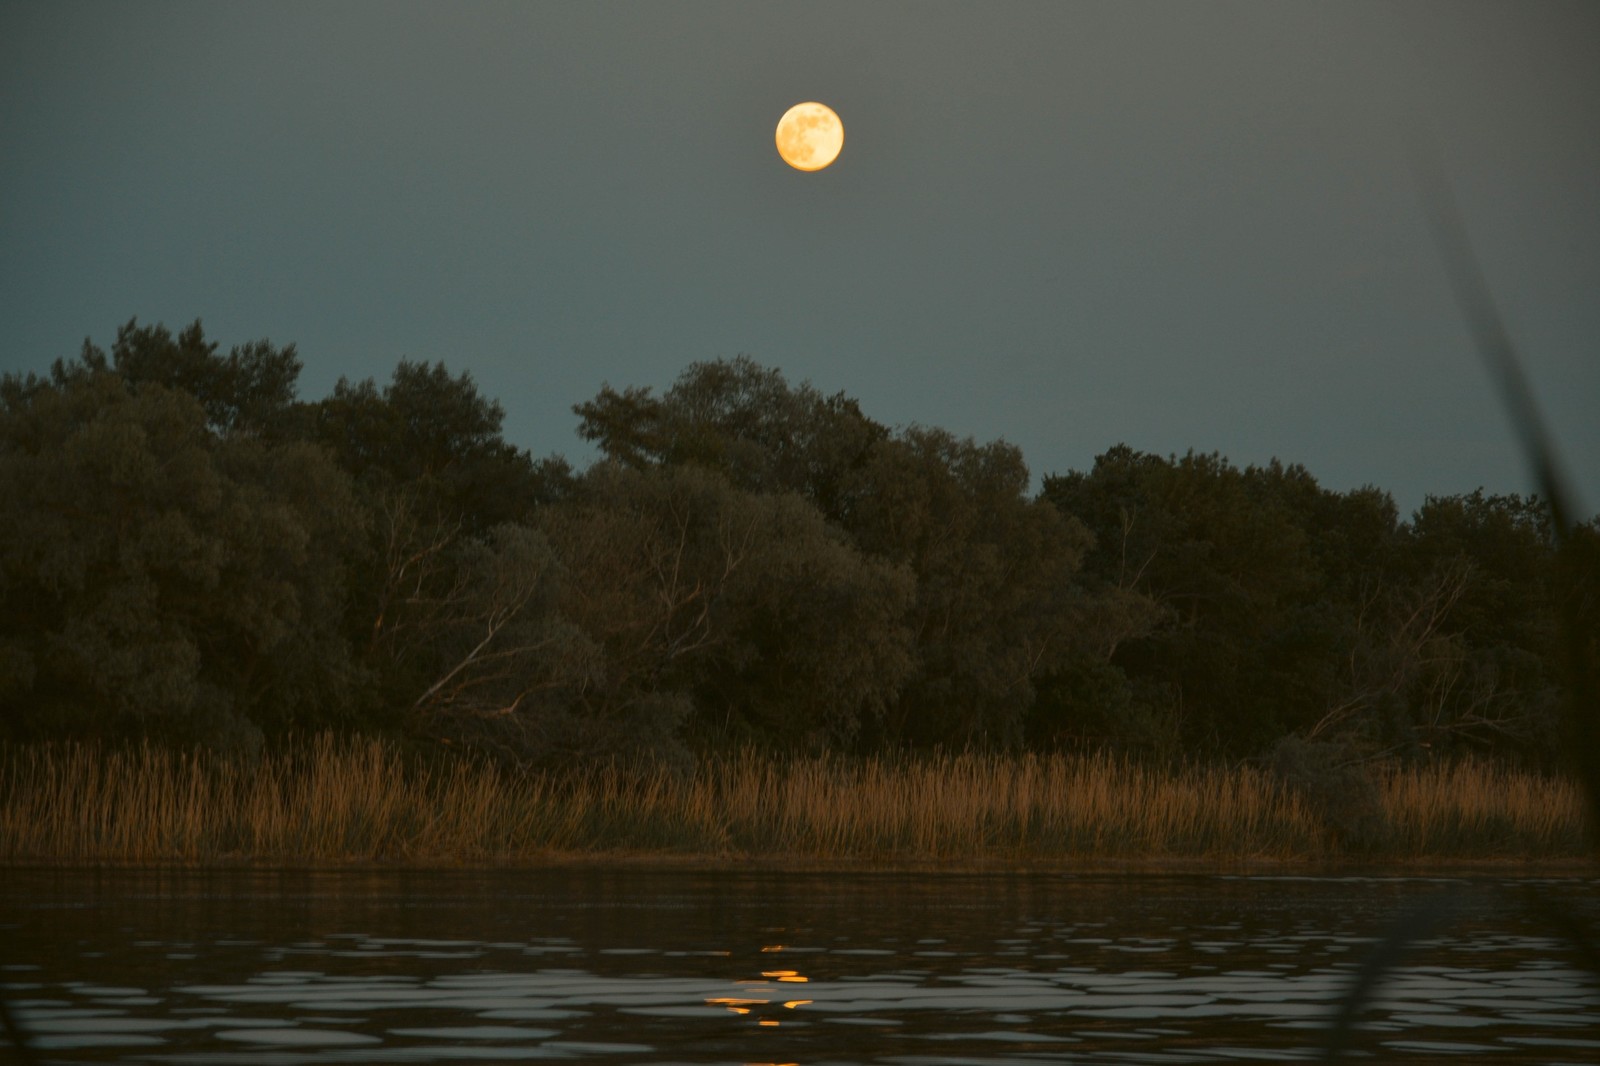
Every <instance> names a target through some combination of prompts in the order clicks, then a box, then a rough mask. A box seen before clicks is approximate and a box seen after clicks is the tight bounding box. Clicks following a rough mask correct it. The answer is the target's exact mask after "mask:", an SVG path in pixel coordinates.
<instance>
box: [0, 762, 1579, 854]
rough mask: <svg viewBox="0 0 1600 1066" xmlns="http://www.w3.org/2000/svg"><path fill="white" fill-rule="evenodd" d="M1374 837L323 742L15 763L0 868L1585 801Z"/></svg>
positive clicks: (1321, 845)
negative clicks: (1364, 817)
mask: <svg viewBox="0 0 1600 1066" xmlns="http://www.w3.org/2000/svg"><path fill="white" fill-rule="evenodd" d="M1379 791H1380V796H1381V806H1382V812H1381V817H1380V818H1379V819H1378V824H1379V825H1380V826H1381V827H1382V828H1381V831H1380V832H1378V833H1377V835H1376V836H1375V837H1374V838H1373V839H1369V840H1364V841H1358V842H1352V841H1348V840H1340V839H1338V837H1337V834H1335V833H1332V832H1330V830H1329V829H1328V828H1327V827H1326V825H1325V824H1324V822H1323V820H1322V819H1321V818H1320V817H1319V816H1318V815H1317V814H1316V812H1315V811H1314V810H1313V809H1312V808H1311V807H1310V806H1309V805H1308V804H1307V803H1306V802H1304V801H1303V800H1302V799H1301V798H1300V797H1299V796H1298V795H1297V794H1295V793H1293V792H1290V791H1286V790H1285V789H1283V788H1282V787H1281V786H1279V785H1278V784H1277V783H1276V782H1275V781H1274V780H1273V779H1272V778H1271V777H1270V776H1268V775H1266V774H1264V773H1262V772H1259V771H1257V770H1254V769H1251V768H1248V767H1246V768H1236V769H1223V768H1208V767H1193V768H1188V769H1182V770H1177V771H1155V770H1151V769H1148V768H1144V767H1141V766H1138V765H1134V764H1130V763H1127V762H1123V761H1121V760H1118V759H1114V758H1110V757H1088V758H1074V757H1066V756H1048V757H1033V756H1027V757H1003V756H979V755H961V756H949V757H940V758H931V759H924V760H907V761H876V760H869V761H862V762H853V761H845V760H839V759H826V758H823V759H802V760H795V761H790V762H775V761H772V760H769V759H762V758H758V757H755V756H746V757H741V758H736V759H731V760H726V761H718V762H712V763H708V764H706V765H704V766H702V767H701V768H700V769H699V770H697V771H696V772H694V773H692V774H688V775H677V774H673V773H671V772H668V771H666V770H662V771H658V772H649V773H642V774H641V773H637V772H632V773H630V772H623V771H621V770H617V769H609V770H595V771H589V772H584V773H570V774H558V775H534V774H529V775H521V774H512V773H507V772H503V771H499V770H496V769H494V768H493V767H490V766H487V765H483V764H478V763H473V762H470V761H458V762H455V763H450V764H445V765H443V766H432V767H429V766H425V765H423V764H420V763H416V762H414V761H408V760H407V759H405V758H404V757H403V756H402V755H401V754H400V753H399V752H398V751H397V750H396V749H395V748H394V747H392V746H390V745H387V744H385V743H383V742H380V741H357V742H347V743H341V742H335V741H333V740H330V739H326V738H324V739H321V740H318V741H317V742H315V743H314V744H310V745H308V746H306V747H305V748H304V749H303V750H301V751H299V752H296V753H292V754H288V755H280V756H268V757H265V758H263V759H262V760H261V761H260V762H258V763H255V764H253V765H243V764H239V763H234V762H228V761H225V760H221V759H216V758H211V757H207V756H204V755H194V754H190V755H180V754H174V753H171V752H166V751H162V750H158V749H155V748H139V749H134V750H130V751H110V752H102V751H99V750H96V749H94V748H91V747H80V746H64V747H37V748H23V749H18V750H13V751H11V752H9V753H7V754H6V756H5V757H4V759H3V761H0V862H5V861H10V862H18V861H45V862H69V863H74V862H77V863H102V862H105V863H114V862H187V863H203V862H209V861H227V860H234V859H245V860H251V861H257V862H274V863H302V862H348V861H402V862H415V863H454V862H474V861H498V862H535V861H539V860H541V859H547V858H550V857H552V856H556V855H570V854H573V853H595V854H604V853H635V854H636V853H641V852H642V853H656V854H671V855H700V856H715V857H722V858H741V857H755V858H773V859H797V860H800V859H835V860H876V861H911V862H916V861H927V860H945V861H955V862H973V863H982V862H994V861H1036V862H1049V861H1068V860H1074V859H1094V858H1139V859H1149V858H1156V859H1159V858H1185V857H1204V858H1210V859H1217V860H1251V859H1272V860H1295V859H1326V858H1337V857H1340V856H1342V855H1348V854H1351V853H1352V852H1354V853H1359V854H1361V855H1364V856H1369V857H1374V858H1380V857H1390V858H1422V857H1444V858H1451V857H1457V858H1464V857H1474V858H1477V857H1503V858H1512V859H1549V858H1568V857H1577V856H1580V855H1582V854H1583V853H1584V841H1583V832H1582V826H1581V823H1582V817H1583V816H1582V807H1581V802H1580V797H1579V794H1578V791H1577V789H1576V788H1575V787H1574V786H1573V785H1571V784H1570V783H1568V782H1566V781H1563V780H1555V779H1549V778H1543V777H1537V776H1533V775H1528V774H1519V773H1513V772H1509V771H1506V770H1502V769H1498V768H1496V767H1493V766H1490V765H1487V764H1481V763H1463V764H1458V765H1454V766H1449V767H1443V768H1437V769H1426V770H1418V769H1411V770H1402V771H1393V772H1389V773H1386V774H1384V775H1382V779H1381V781H1380V790H1379Z"/></svg>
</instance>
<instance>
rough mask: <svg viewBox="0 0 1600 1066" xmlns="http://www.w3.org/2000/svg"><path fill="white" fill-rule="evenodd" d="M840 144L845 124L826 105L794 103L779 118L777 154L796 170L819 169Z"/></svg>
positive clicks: (842, 145) (834, 156)
mask: <svg viewBox="0 0 1600 1066" xmlns="http://www.w3.org/2000/svg"><path fill="white" fill-rule="evenodd" d="M843 147H844V123H843V122H840V121H839V116H838V115H836V114H834V113H833V108H831V107H829V106H828V105H827V104H818V103H814V102H813V103H804V104H795V105H794V106H793V107H791V108H790V109H789V110H787V111H785V112H784V113H783V117H782V118H781V119H779V120H778V154H779V155H781V156H783V161H784V162H785V163H788V164H789V165H790V166H791V167H794V168H795V169H796V170H821V169H822V168H823V167H825V166H827V165H828V164H829V163H832V162H833V161H834V160H835V159H838V158H839V149H841V148H843Z"/></svg>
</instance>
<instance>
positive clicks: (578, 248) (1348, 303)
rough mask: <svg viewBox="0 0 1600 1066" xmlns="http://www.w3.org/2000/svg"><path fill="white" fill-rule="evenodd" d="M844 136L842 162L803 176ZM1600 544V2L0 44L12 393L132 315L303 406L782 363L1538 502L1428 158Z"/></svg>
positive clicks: (1414, 499)
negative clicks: (1441, 222) (282, 361)
mask: <svg viewBox="0 0 1600 1066" xmlns="http://www.w3.org/2000/svg"><path fill="white" fill-rule="evenodd" d="M806 100H816V101H820V102H822V103H825V104H828V105H829V106H831V107H832V108H834V109H835V110H836V111H837V112H838V114H839V116H840V117H841V119H842V120H843V122H844V127H845V144H844V150H843V153H842V154H841V155H840V157H839V159H838V161H837V162H836V163H834V164H833V165H832V166H831V167H828V168H827V169H825V170H821V171H818V172H815V173H802V172H800V171H797V170H794V169H791V168H790V167H788V166H786V165H785V164H784V163H783V162H782V161H781V160H780V159H779V157H778V155H777V153H776V151H775V148H774V139H773V133H774V128H775V126H776V124H777V122H778V119H779V117H780V116H782V114H783V113H784V111H785V110H786V109H787V108H788V107H789V106H790V105H792V104H795V103H798V102H800V101H806ZM1422 138H1427V139H1431V141H1432V142H1433V143H1434V144H1435V145H1436V146H1437V156H1438V158H1439V159H1440V161H1441V162H1442V166H1443V169H1444V171H1445V173H1446V174H1447V175H1448V178H1449V180H1450V182H1451V183H1452V185H1453V187H1454V189H1455V192H1456V195H1457V198H1458V200H1459V202H1460V205H1461V212H1462V216H1463V218H1464V221H1465V226H1466V230H1467V234H1468V236H1469V237H1470V239H1471V240H1472V242H1473V244H1474V246H1475V248H1476V250H1477V253H1478V256H1479V258H1480V260H1481V262H1482V265H1483V269H1484V273H1485V275H1486V276H1487V279H1488V283H1489V286H1490V288H1491V290H1492V291H1493V294H1494V297H1495V299H1496V300H1497V301H1498V304H1499V307H1500V310H1501V312H1502V314H1503V316H1504V318H1505V320H1506V322H1507V325H1508V327H1509V329H1510V332H1511V334H1512V337H1513V339H1514V340H1515V342H1516V344H1517V345H1518V348H1519V350H1520V352H1521V354H1522V356H1523V358H1524V360H1525V362H1526V367H1527V369H1528V372H1529V374H1530V376H1531V378H1532V380H1533V382H1534V385H1535V388H1536V390H1537V393H1538V398H1539V400H1540V402H1541V403H1542V404H1543V405H1544V409H1545V412H1546V414H1547V415H1548V417H1549V421H1550V423H1551V427H1552V429H1553V432H1554V434H1555V436H1556V438H1557V440H1558V442H1559V444H1560V447H1561V449H1562V452H1563V455H1564V458H1565V460H1566V464H1567V468H1568V470H1569V472H1570V473H1571V475H1572V479H1573V482H1574V484H1575V486H1576V488H1577V489H1578V495H1579V499H1580V502H1581V504H1582V506H1583V508H1584V510H1585V513H1593V511H1594V510H1595V508H1596V507H1600V415H1597V412H1600V3H1595V2H1593V0H1580V2H1577V3H1572V4H1557V3H1542V2H1536V0H1519V2H1516V3H1498V2H1497V3H1486V4H1485V3H1466V2H1450V3H1404V4H1386V3H1337V4H1334V3H1286V2H1276V0H1275V2H1240V3H1208V2H1199V3H1181V4H1180V3H1153V4H1144V3H1132V2H1128V0H1114V2H1107V3H1099V2H1085V3H1071V2H1062V0H1056V2H1048V3H1006V2H994V3H973V4H954V3H918V4H900V3H867V2H861V0H852V2H849V3H840V4H834V3H821V2H812V3H761V2H738V3H731V2H730V3H682V2H674V3H666V2H662V3H607V2H588V3H539V2H519V3H463V4H444V3H404V2H395V0H390V2H384V3H355V2H339V3H322V2H317V3H279V2H273V3H214V2H207V3H160V2H156V3H140V4H131V3H106V4H100V3H82V2H61V0H48V2H43V3H35V2H19V0H5V2H4V3H3V5H0V145H3V151H0V323H3V324H4V327H5V333H6V337H5V343H4V346H3V348H0V370H4V371H27V370H35V371H44V370H46V369H47V368H48V366H49V364H50V362H51V361H52V360H53V359H55V358H58V357H70V356H72V355H74V354H75V353H76V352H77V350H78V349H79V347H80V345H81V344H82V342H83V340H84V338H85V337H86V336H87V337H89V338H91V339H93V340H94V341H95V342H96V343H98V344H100V345H102V346H108V345H109V343H110V342H111V340H112V339H113V337H114V336H115V332H116V328H117V327H118V325H120V324H122V323H124V322H126V321H127V320H128V319H130V318H133V317H137V318H138V319H139V320H140V321H141V322H144V323H155V322H163V323H165V324H166V325H168V326H169V327H172V328H173V329H177V328H179V327H182V326H184V325H186V324H188V323H189V322H191V321H193V320H194V319H196V318H200V319H202V320H203V322H204V324H205V328H206V332H207V334H208V335H209V336H210V337H211V338H212V339H214V340H218V341H221V342H222V344H223V346H224V349H226V348H227V347H229V346H231V345H233V344H238V343H243V342H246V341H250V340H256V339H260V338H263V337H265V338H269V339H271V340H272V341H274V342H277V343H290V342H292V343H294V344H296V345H297V346H298V349H299V352H300V355H301V357H302V359H303V360H304V363H305V370H304V373H303V374H302V377H301V395H302V397H303V398H307V399H315V398H319V397H321V396H323V395H325V394H326V393H327V392H328V391H329V389H331V388H332V386H333V384H334V382H335V381H336V380H337V379H338V378H339V377H340V376H345V377H350V378H365V377H369V376H372V377H376V378H378V379H379V381H380V382H382V381H385V380H387V378H388V376H389V374H390V372H391V371H392V370H393V368H394V366H395V364H396V363H397V362H398V361H399V360H400V359H401V358H409V359H413V360H427V361H434V360H442V361H444V362H445V364H446V365H447V366H449V367H450V368H451V369H452V370H454V371H461V370H466V371H470V372H471V374H472V375H473V377H474V378H475V380H476V381H477V382H478V384H479V386H480V387H481V390H482V391H483V393H484V394H486V395H488V396H490V397H493V398H495V399H498V400H499V401H500V402H501V403H502V404H503V405H504V407H505V410H506V421H505V431H506V436H507V438H508V439H510V440H511V441H512V442H513V443H516V444H518V445H521V446H524V447H527V448H529V449H530V450H532V451H533V452H534V453H535V454H536V455H544V454H547V453H550V452H561V453H563V454H565V455H567V456H568V457H569V458H571V459H572V460H573V461H574V462H576V463H578V464H579V465H583V464H584V463H586V462H587V461H588V460H589V459H590V458H591V456H592V453H591V451H590V450H589V448H588V446H587V445H585V444H583V442H581V441H580V440H578V438H577V436H576V434H575V428H576V425H577V418H576V416H575V415H573V413H572V411H571V407H572V405H573V404H575V403H578V402H581V401H584V400H587V399H589V398H591V397H593V396H594V394H595V393H596V392H597V391H598V389H599V388H600V386H601V385H602V383H606V382H609V383H611V384H612V385H615V386H618V387H622V386H626V385H650V386H655V387H657V388H662V387H665V386H667V385H670V383H671V382H672V381H673V379H674V378H675V377H676V376H677V375H678V373H679V372H680V371H681V370H683V369H684V367H686V366H687V365H688V364H689V363H691V362H694V361H697V360H708V359H715V358H719V357H732V356H735V355H740V354H746V355H749V356H751V357H753V358H754V359H756V360H757V361H758V362H760V363H762V364H764V365H767V366H777V367H780V368H781V369H782V370H783V372H784V373H785V375H786V376H787V377H788V378H789V379H790V380H791V381H792V382H800V381H804V380H809V381H810V382H812V383H813V384H814V385H815V386H816V387H817V388H819V389H820V390H822V391H823V392H825V393H834V392H839V391H843V392H844V393H846V394H848V395H850V396H853V397H855V398H857V399H858V400H859V401H860V402H861V405H862V409H863V410H864V411H865V412H866V413H867V414H868V415H870V416H872V417H874V418H876V419H878V420H879V421H882V422H886V423H889V424H891V425H901V424H907V423H912V422H917V423H922V424H926V425H934V426H940V427H943V428H945V429H948V430H951V431H953V432H955V433H957V434H959V435H962V436H967V435H970V436H974V437H976V438H978V439H980V440H988V439H992V438H996V437H1003V438H1005V439H1006V440H1009V441H1011V442H1013V443H1015V444H1017V445H1019V446H1020V447H1021V448H1022V450H1023V453H1024V455H1025V456H1026V458H1027V460H1028V463H1029V466H1030V468H1031V469H1032V470H1033V472H1034V474H1035V475H1036V477H1037V476H1042V475H1045V474H1049V473H1052V472H1066V471H1067V470H1072V469H1079V470H1084V469H1088V467H1089V466H1090V465H1091V464H1092V462H1093V460H1094V457H1095V455H1097V454H1099V453H1101V452H1103V451H1105V450H1106V449H1108V448H1110V447H1111V446H1113V445H1115V444H1117V443H1119V442H1124V443H1127V444H1128V445H1130V446H1132V447H1134V448H1137V449H1141V450H1145V451H1153V452H1158V453H1161V454H1166V453H1169V452H1177V453H1180V454H1181V453H1182V452H1184V451H1186V450H1188V449H1191V448H1193V449H1195V450H1198V451H1204V452H1211V451H1218V452H1221V453H1222V454H1224V455H1226V456H1227V457H1229V458H1230V459H1231V460H1233V461H1234V462H1235V463H1237V464H1239V465H1241V466H1243V465H1246V464H1251V463H1262V462H1265V461H1267V460H1269V459H1270V458H1272V457H1274V456H1276V457H1279V458H1281V459H1283V460H1285V461H1287V462H1298V463H1302V464H1304V465H1305V466H1306V467H1307V468H1308V469H1309V470H1310V471H1311V472H1312V474H1314V475H1315V476H1316V477H1317V478H1318V480H1319V481H1320V482H1321V483H1322V484H1323V485H1324V486H1326V487H1329V488H1334V489H1349V488H1355V487H1357V486H1360V485H1363V484H1372V485H1376V486H1378V487H1380V488H1383V489H1387V490H1389V491H1391V492H1393V493H1394V495H1395V497H1396V500H1397V502H1398V503H1399V504H1400V506H1401V508H1402V512H1403V513H1404V512H1408V511H1409V510H1410V509H1411V508H1413V507H1415V506H1417V505H1419V504H1420V503H1421V502H1422V500H1423V497H1424V494H1426V493H1440V494H1447V493H1457V492H1467V491H1471V490H1472V489H1474V488H1477V487H1479V486H1482V487H1484V488H1486V489H1487V490H1489V491H1492V492H1525V491H1528V490H1529V489H1530V488H1531V486H1530V483H1529V480H1528V477H1527V474H1526V471H1525V467H1524V465H1523V461H1522V458H1521V456H1520V455H1519V454H1518V452H1517V449H1516V441H1515V437H1514V435H1513V433H1512V432H1511V430H1510V428H1509V424H1508V422H1507V419H1506V417H1505V415H1504V413H1503V410H1502V406H1501V403H1500V400H1499V398H1498V397H1497V396H1496V394H1495V392H1494V390H1493V387H1492V383H1491V379H1490V377H1489V375H1488V373H1487V372H1486V371H1485V370H1484V368H1483V365H1482V362H1481V360H1480V358H1479V356H1478V354H1477V352H1476V350H1475V349H1474V347H1473V345H1472V341H1471V338H1470V336H1469V333H1468V331H1467V328H1466V325H1465V322H1464V320H1463V318H1462V315H1461V313H1460V311H1459V309H1458V308H1457V306H1456V304H1455V301H1454V299H1453V297H1452V295H1451V290H1450V288H1449V285H1448V283H1447V280H1446V275H1445V273H1444V271H1443V270H1442V269H1441V266H1440V259H1439V255H1438V252H1437V251H1436V249H1435V247H1434V244H1433V241H1432V238H1431V236H1430V233H1429V229H1428V226H1427V222H1426V216H1425V213H1424V211H1423V209H1422V207H1421V206H1420V202H1419V198H1418V194H1417V191H1416V183H1415V181H1414V180H1413V178H1412V173H1411V169H1410V163H1409V159H1410V157H1411V155H1412V153H1413V151H1414V149H1415V148H1416V146H1417V145H1418V144H1419V140H1420V139H1422Z"/></svg>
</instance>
